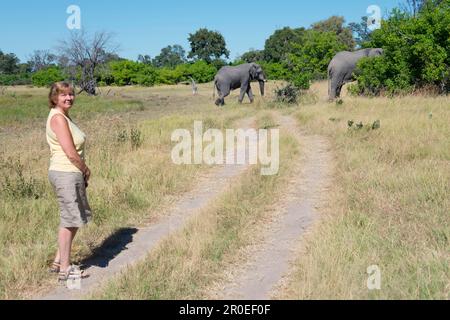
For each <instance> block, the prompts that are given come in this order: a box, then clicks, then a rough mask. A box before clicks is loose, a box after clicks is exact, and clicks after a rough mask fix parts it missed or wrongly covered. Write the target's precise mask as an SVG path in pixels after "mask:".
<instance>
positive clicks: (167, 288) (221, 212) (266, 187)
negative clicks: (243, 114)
mask: <svg viewBox="0 0 450 320" xmlns="http://www.w3.org/2000/svg"><path fill="white" fill-rule="evenodd" d="M267 122H271V123H273V122H274V121H273V119H270V116H269V115H268V114H265V115H263V116H261V117H259V119H258V120H257V123H258V124H259V127H262V126H264V125H265V124H266V123H267ZM281 148H282V150H281V157H282V159H285V161H283V162H282V166H281V168H280V173H279V175H276V176H270V177H264V176H261V174H260V169H259V168H257V167H256V168H252V169H250V171H248V172H247V173H245V174H244V175H243V177H242V178H241V179H240V181H237V182H236V183H235V184H234V186H233V188H232V189H231V190H230V191H229V192H227V193H226V194H224V195H223V196H221V197H220V198H219V199H216V200H215V201H214V202H213V203H212V204H211V206H210V207H209V208H208V209H206V210H204V211H203V212H200V213H199V214H198V215H196V216H195V217H194V218H192V219H191V220H190V221H189V223H188V224H187V226H186V227H185V228H184V230H182V231H180V232H178V233H176V234H173V235H172V236H170V237H169V238H168V239H166V240H165V241H164V242H163V243H162V244H161V245H160V246H159V247H158V248H157V249H156V250H155V251H154V252H152V253H151V254H149V256H148V257H147V258H146V259H145V261H143V262H140V263H138V264H137V265H135V266H133V267H130V268H128V269H127V270H125V271H124V272H122V274H121V275H120V276H118V277H116V278H114V279H112V280H110V281H109V283H108V284H107V285H106V286H104V288H102V289H101V290H99V291H98V292H96V293H95V294H93V295H92V296H91V297H89V298H91V299H92V298H94V299H109V300H111V299H133V300H135V299H142V300H166V299H177V300H178V299H204V298H205V295H207V293H206V291H205V290H207V288H208V287H209V286H210V285H211V284H212V283H213V282H215V281H217V279H218V277H221V276H222V274H221V272H222V271H223V270H224V268H225V266H226V265H228V264H229V263H231V262H232V263H238V262H239V261H236V258H237V254H238V253H239V250H240V249H242V248H243V247H245V246H247V245H249V244H251V243H252V241H253V238H254V236H253V233H254V232H255V231H256V230H258V228H260V227H261V224H264V223H266V222H267V220H268V218H269V216H270V215H271V210H270V208H271V205H272V202H273V201H274V200H275V199H277V198H278V197H279V196H281V194H283V189H282V188H281V186H282V185H284V184H285V183H286V181H287V180H288V179H289V177H290V173H291V169H292V167H293V162H294V161H295V160H296V156H295V155H296V154H298V145H297V143H296V141H295V139H294V138H292V137H290V136H289V135H286V136H284V137H283V139H282V141H281Z"/></svg>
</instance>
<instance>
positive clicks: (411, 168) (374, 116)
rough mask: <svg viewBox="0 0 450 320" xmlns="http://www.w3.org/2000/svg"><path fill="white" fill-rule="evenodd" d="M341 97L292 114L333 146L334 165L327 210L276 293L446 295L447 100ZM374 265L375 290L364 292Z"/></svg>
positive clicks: (449, 214) (449, 263) (449, 224)
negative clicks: (337, 102)
mask: <svg viewBox="0 0 450 320" xmlns="http://www.w3.org/2000/svg"><path fill="white" fill-rule="evenodd" d="M312 90H313V91H315V92H316V93H318V94H319V95H324V94H325V90H326V87H325V84H316V85H315V86H314V87H313V88H312ZM344 101H345V102H344V104H343V105H335V104H328V103H324V102H319V103H318V104H316V105H305V106H303V107H302V108H301V110H300V111H296V112H294V113H293V114H294V115H295V116H296V118H297V119H298V122H299V124H300V126H301V127H302V128H304V129H305V130H306V131H308V132H310V133H315V134H320V135H324V136H327V137H328V138H329V139H330V140H331V141H332V142H333V143H334V149H335V155H336V160H337V161H336V164H335V165H336V174H335V177H334V179H335V185H334V188H333V190H332V192H331V194H330V201H329V203H327V209H326V210H325V212H324V213H323V216H322V218H321V222H320V224H318V225H317V227H316V228H315V230H314V232H312V234H311V235H310V237H309V238H308V240H307V241H306V244H305V245H303V246H302V247H301V248H300V250H299V256H298V260H297V263H296V265H295V271H294V272H293V273H292V276H291V278H290V284H289V285H288V287H287V288H286V289H285V292H283V294H281V296H280V298H283V299H319V298H322V299H323V298H325V299H449V298H450V240H449V239H450V99H449V98H448V97H437V98H434V97H421V96H416V97H414V96H412V97H403V98H395V99H388V98H377V99H365V98H351V97H347V98H345V99H344ZM377 120H380V124H381V127H380V128H379V129H378V130H372V129H371V128H370V127H371V126H372V125H373V123H374V122H375V121H377ZM348 121H354V123H355V124H354V125H353V127H352V128H350V129H349V127H348V126H349V125H348ZM360 122H362V123H363V125H364V127H363V128H362V129H358V128H355V126H356V124H359V123H360ZM372 265H376V266H378V267H379V269H380V271H381V279H382V283H381V290H374V291H370V290H368V288H367V279H368V277H369V275H368V274H367V268H368V267H369V266H372Z"/></svg>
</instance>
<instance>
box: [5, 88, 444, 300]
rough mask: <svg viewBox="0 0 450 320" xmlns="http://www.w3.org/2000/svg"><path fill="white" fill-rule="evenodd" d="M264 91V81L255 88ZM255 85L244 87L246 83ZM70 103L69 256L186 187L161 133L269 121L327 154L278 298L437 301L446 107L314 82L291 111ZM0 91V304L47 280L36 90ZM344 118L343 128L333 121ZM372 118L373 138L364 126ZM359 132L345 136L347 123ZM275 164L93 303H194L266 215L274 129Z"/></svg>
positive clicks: (284, 166) (433, 100) (42, 98)
mask: <svg viewBox="0 0 450 320" xmlns="http://www.w3.org/2000/svg"><path fill="white" fill-rule="evenodd" d="M269 86H270V88H269V89H268V90H267V92H269V93H271V91H272V89H273V88H274V87H275V86H276V84H273V83H271V84H270V85H269ZM255 89H256V86H255ZM101 91H102V94H101V95H100V96H98V97H86V96H80V97H78V98H77V102H76V105H75V107H74V110H73V112H72V113H71V115H73V117H74V118H75V119H76V122H77V123H79V125H80V127H81V128H82V129H83V130H84V131H85V132H86V133H87V135H88V138H89V143H88V150H87V154H88V159H87V161H88V164H89V166H90V167H91V170H92V171H93V172H94V175H93V179H92V182H91V185H90V187H89V198H90V202H91V206H92V207H93V209H94V211H95V215H94V221H93V223H92V224H91V225H90V226H89V227H87V228H86V229H84V230H82V232H81V233H80V235H79V236H78V237H77V240H76V243H75V247H74V258H75V261H82V260H83V259H85V258H87V257H89V256H90V255H92V253H93V252H94V250H95V249H96V248H97V247H99V246H100V245H101V244H102V242H103V241H104V240H105V239H108V238H109V237H110V236H111V235H113V234H114V233H115V232H117V231H118V230H120V229H122V228H125V227H133V226H142V225H147V224H152V223H154V222H155V221H158V219H160V218H161V217H163V216H164V212H165V210H164V208H167V207H168V206H170V204H171V203H173V202H174V201H175V199H176V198H177V197H178V196H179V195H180V194H183V193H185V192H187V191H189V190H191V189H192V188H193V186H194V185H195V181H196V179H195V178H196V177H198V175H201V174H203V173H204V172H205V171H207V170H210V169H211V168H208V167H206V166H175V165H173V164H172V161H171V159H170V153H171V149H172V147H173V146H174V143H172V142H171V141H170V138H171V133H172V132H173V130H175V129H177V128H187V129H191V130H192V128H193V122H194V120H203V122H204V125H205V127H206V128H219V129H224V128H232V127H234V126H235V124H236V122H237V120H239V119H244V118H249V117H256V120H257V121H256V122H257V125H258V127H260V128H271V127H277V121H276V118H277V117H276V114H278V113H282V114H286V115H290V116H292V117H294V118H295V119H296V120H297V121H298V125H299V128H301V129H302V130H303V131H304V132H306V133H308V134H316V135H321V136H323V137H325V138H327V139H328V140H329V142H330V144H331V145H332V149H333V153H334V159H335V161H336V163H334V164H333V167H334V168H335V172H334V175H333V186H332V188H331V189H330V191H329V194H328V195H326V198H327V202H326V206H325V208H323V209H322V210H321V211H322V212H321V215H320V219H319V221H318V223H316V224H315V226H314V228H313V229H312V230H311V231H310V232H309V234H308V236H307V237H306V238H305V239H303V241H299V248H298V254H297V260H296V262H295V263H294V265H293V266H292V268H291V272H290V273H289V275H288V276H287V277H286V279H285V281H284V282H283V283H284V285H283V287H282V288H281V289H280V290H278V292H277V296H276V297H277V298H280V299H317V298H330V299H380V298H387V299H395V298H399V299H448V298H450V270H449V266H450V256H449V252H450V246H449V238H450V215H449V212H450V197H449V194H450V121H449V120H450V107H449V105H450V99H449V98H448V97H424V96H406V97H399V98H392V99H391V98H374V99H370V98H360V97H344V103H343V104H342V105H336V104H334V103H333V104H330V103H327V102H326V101H325V97H326V84H325V83H317V84H314V85H313V87H312V88H311V90H310V91H309V93H308V95H307V96H306V97H305V98H304V99H303V100H302V102H301V103H300V104H299V105H297V106H293V107H284V106H280V105H277V104H274V103H271V102H270V100H271V96H270V95H269V96H268V97H266V98H265V100H262V99H260V98H259V99H257V101H256V103H255V104H253V105H249V104H244V105H238V104H237V103H236V102H235V101H236V94H237V92H235V93H234V94H233V96H232V97H229V98H228V99H227V103H228V104H227V106H226V107H225V108H223V109H218V108H216V107H215V106H214V105H213V102H212V97H211V96H212V85H210V84H208V85H202V86H200V91H199V95H198V96H193V95H192V93H191V90H190V87H188V86H184V85H180V86H163V87H155V88H102V89H101ZM0 92H2V95H0V140H1V144H0V147H1V149H0V177H1V185H0V192H1V193H0V221H1V222H0V243H1V246H0V298H2V299H16V298H19V299H23V298H31V297H34V296H36V294H38V293H39V292H41V291H42V290H46V289H48V288H51V287H52V286H54V282H55V279H54V276H50V275H48V273H47V266H48V265H49V263H50V262H51V261H52V259H53V255H54V252H55V250H56V230H57V227H58V223H59V221H58V208H57V203H56V201H55V199H54V195H53V191H52V189H51V187H50V185H49V183H48V181H47V167H48V158H49V151H48V146H47V144H46V141H45V119H46V116H47V113H48V108H47V107H46V104H47V102H46V95H47V90H46V89H33V88H26V87H16V88H13V87H8V88H6V90H1V91H0ZM350 120H352V121H354V123H355V124H354V125H353V126H352V128H350V129H349V128H348V121H350ZM376 120H380V128H379V129H376V130H372V129H371V128H370V127H371V126H372V124H373V123H374V122H375V121H376ZM360 122H362V124H363V125H364V126H363V127H362V128H360V129H358V126H357V125H358V124H359V123H360ZM281 129H282V139H281V168H280V172H279V174H278V175H276V176H272V177H262V176H261V175H260V174H259V170H258V168H257V167H256V168H252V169H250V170H248V171H247V172H246V173H245V174H243V175H242V176H241V177H240V179H239V181H238V182H236V184H235V185H234V186H233V187H232V188H231V189H230V190H229V191H227V192H226V193H225V194H223V195H222V196H220V197H219V198H218V199H215V201H214V203H212V205H211V206H210V207H209V208H208V209H207V210H204V211H202V212H200V213H199V214H198V215H197V216H196V217H195V218H194V219H192V220H191V221H189V223H188V224H187V225H186V227H185V228H184V229H183V231H182V232H179V233H177V234H174V235H173V236H171V237H169V238H168V239H165V240H164V242H163V243H161V245H160V246H159V247H158V248H157V250H155V251H154V252H151V253H150V254H149V255H148V257H147V258H146V259H145V260H144V261H142V262H140V263H139V264H138V265H136V266H134V267H132V268H129V269H128V270H126V272H124V273H123V274H122V275H120V276H119V277H117V278H114V279H112V280H111V281H109V282H108V283H107V284H106V285H105V286H104V287H102V288H100V289H99V290H98V292H96V293H95V294H94V297H96V298H105V299H129V298H134V299H185V298H198V299H202V298H204V297H206V296H207V292H205V290H207V288H208V287H209V286H210V285H211V283H212V282H214V281H215V280H216V279H218V278H220V277H222V274H223V272H224V271H223V270H224V269H226V268H227V266H229V265H230V264H239V259H238V258H237V257H238V252H239V250H240V249H242V248H245V246H247V245H249V244H251V242H252V239H253V238H255V237H254V236H255V233H256V232H258V229H259V225H261V224H264V223H265V222H266V221H268V220H270V215H271V211H272V209H273V208H272V206H273V204H274V203H275V202H276V201H277V200H278V198H279V197H280V196H281V195H282V193H283V186H284V185H285V183H286V181H288V179H289V177H290V173H291V172H292V167H293V164H294V161H295V160H296V155H297V154H301V152H302V149H301V147H300V146H299V144H298V143H297V141H296V140H295V139H294V138H293V137H292V136H291V135H290V133H289V132H288V131H286V130H285V131H283V128H281ZM256 238H257V237H256ZM372 265H377V266H379V268H380V270H381V272H382V288H381V290H375V291H369V290H368V289H367V284H366V282H367V278H368V274H367V268H368V267H369V266H372Z"/></svg>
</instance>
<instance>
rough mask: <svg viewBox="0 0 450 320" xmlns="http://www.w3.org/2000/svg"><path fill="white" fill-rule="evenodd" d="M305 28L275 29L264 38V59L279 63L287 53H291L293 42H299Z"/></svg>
mask: <svg viewBox="0 0 450 320" xmlns="http://www.w3.org/2000/svg"><path fill="white" fill-rule="evenodd" d="M304 31H305V29H304V28H298V29H291V28H289V27H285V28H283V29H280V30H276V31H275V32H274V34H273V35H271V36H270V37H269V39H267V40H266V43H265V46H264V60H265V61H267V62H274V63H280V62H282V61H284V60H285V59H286V58H287V56H288V54H290V53H293V50H294V48H293V46H292V44H293V43H301V39H302V36H303V33H304Z"/></svg>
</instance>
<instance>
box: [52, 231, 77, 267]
mask: <svg viewBox="0 0 450 320" xmlns="http://www.w3.org/2000/svg"><path fill="white" fill-rule="evenodd" d="M77 231H78V228H60V229H59V236H58V243H59V250H58V254H59V257H60V261H61V271H63V270H64V271H65V270H67V269H68V268H69V267H70V252H71V250H72V242H73V239H74V238H75V235H76V234H77ZM58 254H57V255H58Z"/></svg>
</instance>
